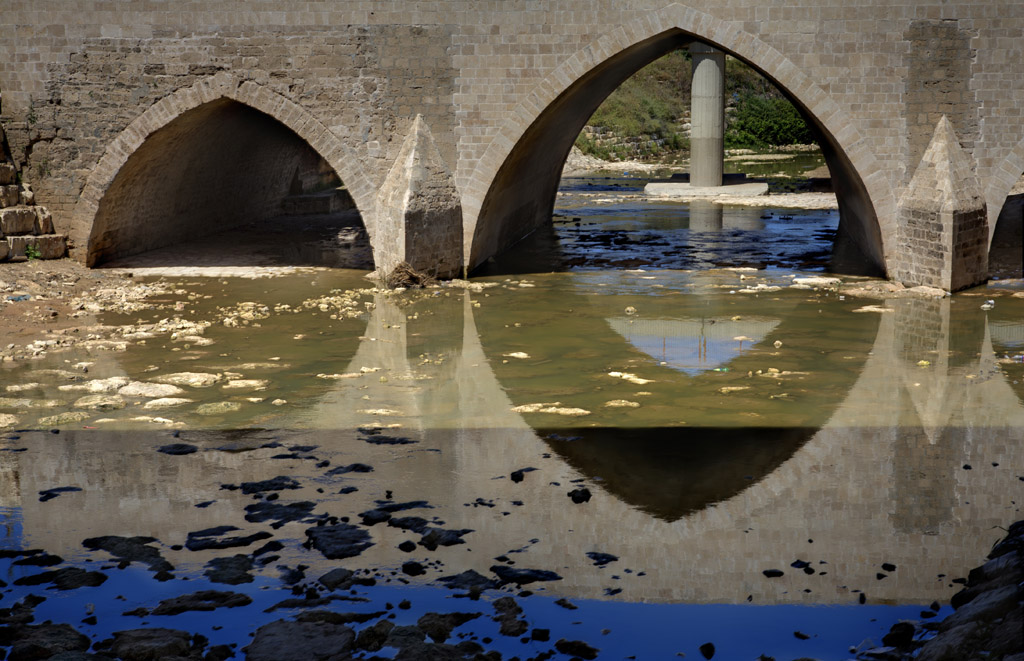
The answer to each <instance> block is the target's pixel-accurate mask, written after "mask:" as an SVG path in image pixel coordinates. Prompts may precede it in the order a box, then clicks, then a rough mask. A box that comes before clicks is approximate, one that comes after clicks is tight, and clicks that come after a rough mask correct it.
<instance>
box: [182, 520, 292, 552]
mask: <svg viewBox="0 0 1024 661" xmlns="http://www.w3.org/2000/svg"><path fill="white" fill-rule="evenodd" d="M234 530H238V528H236V527H235V526H217V527H216V528H207V529H205V530H197V531H195V532H190V533H189V534H188V539H187V540H186V541H185V548H187V549H188V550H189V551H205V550H207V549H228V548H235V547H238V546H249V545H250V544H252V543H254V542H258V541H259V540H261V539H267V538H269V537H273V535H271V534H270V533H269V532H265V531H262V530H261V531H260V532H256V533H253V534H251V535H244V536H237V537H221V535H223V534H224V533H226V532H231V531H234Z"/></svg>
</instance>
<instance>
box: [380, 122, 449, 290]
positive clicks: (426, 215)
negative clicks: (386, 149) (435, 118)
mask: <svg viewBox="0 0 1024 661" xmlns="http://www.w3.org/2000/svg"><path fill="white" fill-rule="evenodd" d="M373 231H374V245H375V246H377V247H376V248H375V249H374V256H373V259H374V263H375V264H376V265H377V268H378V270H379V271H380V272H381V273H383V274H384V275H385V277H386V276H387V275H388V274H390V273H391V272H392V271H393V270H394V269H395V267H397V266H398V265H399V264H401V263H403V262H404V263H406V264H408V265H409V266H410V267H412V268H413V269H415V270H416V271H423V272H426V273H429V274H431V275H434V276H436V277H453V276H456V275H458V274H459V273H460V272H461V271H462V240H461V239H462V204H461V202H460V198H459V192H458V190H457V189H456V188H455V183H454V181H453V179H452V175H451V173H450V172H449V170H448V167H447V166H446V165H445V163H444V160H443V159H442V158H441V154H440V152H438V150H437V146H436V145H435V144H434V139H433V136H432V135H431V134H430V129H429V128H428V127H427V124H426V122H425V121H424V119H423V116H422V115H417V116H416V119H415V120H414V121H413V123H412V127H411V128H410V130H409V134H408V135H407V136H406V138H405V142H404V143H403V144H402V149H401V150H400V151H399V152H398V157H397V158H396V159H395V164H394V166H393V167H392V168H391V171H390V172H388V175H387V177H386V178H385V180H384V184H383V185H382V186H381V188H380V191H379V192H378V194H377V214H376V223H375V227H374V229H373Z"/></svg>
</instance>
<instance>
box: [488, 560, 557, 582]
mask: <svg viewBox="0 0 1024 661" xmlns="http://www.w3.org/2000/svg"><path fill="white" fill-rule="evenodd" d="M491 571H492V572H494V573H495V574H497V576H498V578H500V579H501V582H502V584H504V583H515V584H516V585H527V584H529V583H535V582H537V581H560V580H562V577H561V576H559V575H558V574H556V573H555V572H553V571H547V570H546V569H518V568H516V567H508V566H506V565H493V566H492V567H491Z"/></svg>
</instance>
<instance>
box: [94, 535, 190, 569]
mask: <svg viewBox="0 0 1024 661" xmlns="http://www.w3.org/2000/svg"><path fill="white" fill-rule="evenodd" d="M155 541H157V540H156V538H155V537H117V536H115V535H107V536H104V537H90V538H89V539H86V540H83V541H82V546H84V547H85V548H87V549H89V550H90V551H96V550H103V551H106V552H107V553H109V554H110V555H112V556H114V557H115V558H119V559H121V560H128V561H131V562H141V563H142V564H144V565H147V566H148V567H149V569H150V571H155V572H160V571H172V570H173V569H174V566H173V565H171V563H169V562H167V560H165V559H164V557H163V556H162V555H160V550H159V549H157V548H155V547H152V546H149V544H151V543H152V542H155Z"/></svg>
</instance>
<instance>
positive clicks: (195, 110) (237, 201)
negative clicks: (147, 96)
mask: <svg viewBox="0 0 1024 661" xmlns="http://www.w3.org/2000/svg"><path fill="white" fill-rule="evenodd" d="M350 151H351V150H349V149H347V148H346V147H345V145H343V144H342V143H341V141H340V140H339V139H338V138H337V137H336V136H335V135H334V134H333V133H331V131H330V130H329V129H328V128H327V127H326V126H324V125H323V124H322V123H321V122H320V121H319V120H318V119H316V117H314V116H313V115H312V114H310V112H309V111H307V110H306V109H304V108H302V107H301V106H298V105H297V104H295V103H294V102H292V101H290V100H288V99H286V98H285V97H283V96H281V95H279V94H277V93H276V92H273V91H271V90H269V89H267V88H265V87H263V86H261V85H259V84H257V83H255V82H253V81H249V80H239V79H236V78H234V77H233V76H231V75H229V74H224V73H221V74H215V75H214V76H211V77H209V78H206V79H203V80H201V81H199V82H197V83H195V84H194V85H192V86H191V87H188V88H182V89H179V90H178V91H176V92H175V93H173V94H171V95H169V96H167V97H164V98H163V99H161V100H160V101H158V102H156V103H155V104H153V105H152V106H151V107H150V108H149V109H147V110H146V111H145V112H144V113H142V114H141V115H140V116H139V117H138V118H136V119H135V121H133V122H132V123H131V124H129V125H128V127H127V128H125V129H124V131H122V132H121V134H120V135H119V136H118V137H117V138H116V139H115V140H113V141H112V142H111V143H110V144H109V145H108V147H107V149H106V151H105V152H104V154H103V156H102V157H101V159H100V161H99V162H98V164H97V165H96V167H95V168H94V169H93V171H92V173H91V174H90V176H89V179H88V181H87V182H86V185H85V187H84V188H83V191H82V194H81V196H80V197H79V201H78V203H77V204H76V207H75V210H74V217H73V222H72V227H73V230H72V233H71V238H72V241H73V242H74V243H75V244H77V245H78V246H85V248H84V250H83V249H82V248H79V249H78V251H76V252H77V253H78V254H76V255H75V256H76V257H78V258H80V259H82V260H83V261H85V263H86V264H87V265H88V266H95V265H96V264H97V263H99V262H100V261H104V260H108V259H112V258H115V257H119V256H123V255H128V254H134V253H138V252H142V251H145V250H150V249H153V248H157V247H161V246H165V245H169V244H173V243H177V242H178V241H181V240H184V239H194V238H197V237H199V236H202V235H204V234H210V233H213V232H217V231H220V230H224V229H228V228H230V227H231V226H232V225H236V224H238V223H240V222H244V221H251V220H259V219H261V218H266V217H268V216H272V215H277V214H279V213H280V203H281V201H282V200H283V198H284V197H285V196H286V195H287V194H288V193H289V192H293V190H292V188H293V184H294V180H293V174H294V171H295V167H296V166H297V165H298V164H301V163H302V162H306V163H307V164H308V163H311V162H316V161H322V162H323V163H326V164H327V165H328V166H329V167H330V168H331V169H333V171H334V173H335V174H336V175H337V176H338V178H340V179H341V180H342V182H343V183H344V184H345V186H346V188H347V189H348V192H349V194H350V195H351V197H352V202H353V204H354V206H355V209H356V211H358V212H359V214H360V217H361V218H362V220H363V223H364V225H365V227H366V229H367V233H368V234H369V235H370V240H371V242H372V240H373V222H372V221H373V217H372V210H373V208H374V207H373V204H372V199H373V195H372V187H371V185H370V183H369V181H368V180H367V179H366V176H365V173H363V172H362V171H360V170H358V169H355V168H353V167H352V163H353V162H354V160H353V159H351V158H345V156H348V155H350Z"/></svg>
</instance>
